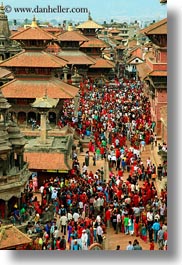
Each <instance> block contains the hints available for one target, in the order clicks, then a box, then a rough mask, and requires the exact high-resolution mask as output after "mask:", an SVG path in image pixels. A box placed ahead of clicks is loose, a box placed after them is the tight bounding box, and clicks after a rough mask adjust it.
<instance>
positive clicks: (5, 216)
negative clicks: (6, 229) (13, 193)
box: [4, 201, 8, 219]
mask: <svg viewBox="0 0 182 265" xmlns="http://www.w3.org/2000/svg"><path fill="white" fill-rule="evenodd" d="M4 218H5V219H7V218H8V201H5V209H4Z"/></svg>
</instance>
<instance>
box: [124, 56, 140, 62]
mask: <svg viewBox="0 0 182 265" xmlns="http://www.w3.org/2000/svg"><path fill="white" fill-rule="evenodd" d="M135 59H139V60H141V61H143V59H142V58H140V57H138V56H132V57H131V58H130V59H128V60H127V62H126V63H127V64H130V63H131V62H132V61H133V60H135ZM132 64H138V63H135V62H133V63H132Z"/></svg>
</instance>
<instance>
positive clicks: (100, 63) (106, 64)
mask: <svg viewBox="0 0 182 265" xmlns="http://www.w3.org/2000/svg"><path fill="white" fill-rule="evenodd" d="M113 67H114V63H113V62H111V61H108V60H105V59H103V58H99V59H97V60H96V63H95V64H94V65H92V66H90V68H113Z"/></svg>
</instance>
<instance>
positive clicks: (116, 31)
mask: <svg viewBox="0 0 182 265" xmlns="http://www.w3.org/2000/svg"><path fill="white" fill-rule="evenodd" d="M108 32H109V33H120V32H121V31H120V30H118V29H109V30H108Z"/></svg>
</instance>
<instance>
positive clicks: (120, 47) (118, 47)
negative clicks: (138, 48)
mask: <svg viewBox="0 0 182 265" xmlns="http://www.w3.org/2000/svg"><path fill="white" fill-rule="evenodd" d="M126 48H127V47H126V46H124V45H122V44H120V45H118V46H116V49H117V50H125V49H126Z"/></svg>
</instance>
